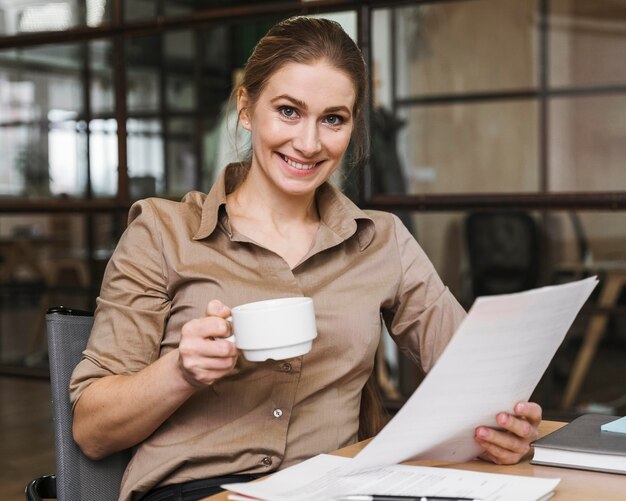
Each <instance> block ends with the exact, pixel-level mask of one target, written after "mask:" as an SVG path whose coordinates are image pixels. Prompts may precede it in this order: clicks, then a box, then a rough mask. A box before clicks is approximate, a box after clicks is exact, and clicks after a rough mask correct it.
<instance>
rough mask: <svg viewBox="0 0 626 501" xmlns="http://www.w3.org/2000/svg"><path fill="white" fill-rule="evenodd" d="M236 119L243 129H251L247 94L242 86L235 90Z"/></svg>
mask: <svg viewBox="0 0 626 501" xmlns="http://www.w3.org/2000/svg"><path fill="white" fill-rule="evenodd" d="M237 117H238V118H239V123H240V124H241V126H242V127H243V128H244V129H246V130H248V131H249V130H250V129H251V128H252V126H251V125H250V118H251V114H250V99H249V98H248V92H247V91H246V89H245V87H243V86H241V87H239V89H238V90H237Z"/></svg>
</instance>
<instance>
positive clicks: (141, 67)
mask: <svg viewBox="0 0 626 501" xmlns="http://www.w3.org/2000/svg"><path fill="white" fill-rule="evenodd" d="M162 52H163V51H162V47H161V37H160V36H150V37H136V38H129V39H127V40H126V65H127V66H126V79H127V81H126V102H127V108H128V112H129V113H133V112H145V111H152V112H154V111H158V110H159V109H160V104H161V103H160V66H161V60H162Z"/></svg>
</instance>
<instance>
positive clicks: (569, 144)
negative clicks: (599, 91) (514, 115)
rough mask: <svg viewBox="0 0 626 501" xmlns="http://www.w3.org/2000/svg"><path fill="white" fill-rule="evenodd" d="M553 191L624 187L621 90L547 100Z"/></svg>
mask: <svg viewBox="0 0 626 501" xmlns="http://www.w3.org/2000/svg"><path fill="white" fill-rule="evenodd" d="M549 123H550V146H549V151H550V168H549V173H550V174H549V186H550V189H551V190H553V191H616V190H626V169H625V168H624V159H625V158H626V141H625V140H624V138H625V137H626V92H624V94H617V95H610V96H609V95H607V96H602V95H600V96H588V97H581V96H577V97H568V98H555V99H553V100H551V103H550V120H549Z"/></svg>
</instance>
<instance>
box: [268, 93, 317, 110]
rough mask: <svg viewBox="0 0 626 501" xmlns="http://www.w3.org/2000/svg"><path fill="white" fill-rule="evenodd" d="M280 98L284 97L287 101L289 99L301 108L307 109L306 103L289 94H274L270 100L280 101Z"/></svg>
mask: <svg viewBox="0 0 626 501" xmlns="http://www.w3.org/2000/svg"><path fill="white" fill-rule="evenodd" d="M282 99H286V100H287V101H291V102H292V103H293V104H295V105H296V106H297V107H298V108H301V109H303V110H307V109H308V106H307V105H306V103H305V102H304V101H300V100H299V99H296V98H295V97H292V96H290V95H289V94H281V95H280V96H276V97H275V98H273V99H272V100H271V101H270V102H271V103H274V102H275V101H280V100H282Z"/></svg>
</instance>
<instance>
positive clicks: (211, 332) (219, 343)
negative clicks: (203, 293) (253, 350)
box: [178, 299, 238, 388]
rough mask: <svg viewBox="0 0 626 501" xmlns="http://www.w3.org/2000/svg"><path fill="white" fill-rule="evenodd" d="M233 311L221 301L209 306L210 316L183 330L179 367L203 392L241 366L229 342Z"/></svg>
mask: <svg viewBox="0 0 626 501" xmlns="http://www.w3.org/2000/svg"><path fill="white" fill-rule="evenodd" d="M229 316H230V308H228V307H227V306H225V305H224V304H222V303H221V302H220V301H218V300H217V299H214V300H212V301H210V302H209V304H208V305H207V315H206V316H205V317H203V318H196V319H193V320H190V321H189V322H187V323H186V324H185V325H183V328H182V329H181V336H180V344H179V346H178V352H179V357H178V366H179V368H180V370H181V372H182V375H183V377H184V378H185V380H186V381H187V382H188V383H189V384H190V385H192V386H194V387H197V388H200V387H203V386H206V385H210V384H212V383H213V382H214V381H216V380H218V379H220V378H222V377H224V376H225V375H226V374H228V373H229V372H230V371H231V370H232V369H233V367H235V363H236V362H237V356H238V351H237V348H236V347H235V344H234V343H232V342H230V341H228V340H226V338H227V337H229V336H230V335H231V323H230V322H229V321H228V320H226V319H227V318H228V317H229Z"/></svg>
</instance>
